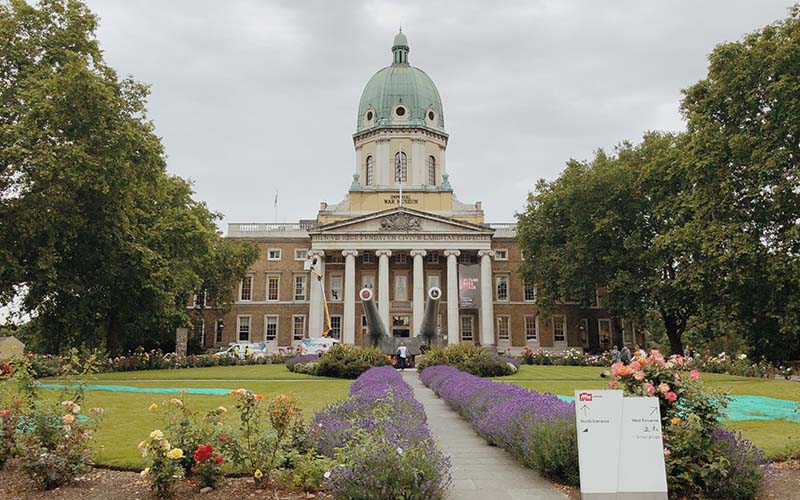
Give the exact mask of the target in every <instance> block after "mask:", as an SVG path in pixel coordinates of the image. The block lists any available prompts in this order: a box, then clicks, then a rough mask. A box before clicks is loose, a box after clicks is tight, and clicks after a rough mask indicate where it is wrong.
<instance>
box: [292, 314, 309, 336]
mask: <svg viewBox="0 0 800 500" xmlns="http://www.w3.org/2000/svg"><path fill="white" fill-rule="evenodd" d="M304 338H306V317H305V316H303V315H296V316H292V339H294V340H303V339H304Z"/></svg>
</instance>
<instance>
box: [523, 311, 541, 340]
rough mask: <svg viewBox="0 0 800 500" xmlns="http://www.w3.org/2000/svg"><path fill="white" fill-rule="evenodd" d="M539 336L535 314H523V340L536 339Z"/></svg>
mask: <svg viewBox="0 0 800 500" xmlns="http://www.w3.org/2000/svg"><path fill="white" fill-rule="evenodd" d="M538 338H539V322H538V321H537V320H536V316H525V340H527V341H528V342H532V341H536V340H538Z"/></svg>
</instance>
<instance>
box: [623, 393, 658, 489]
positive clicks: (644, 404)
mask: <svg viewBox="0 0 800 500" xmlns="http://www.w3.org/2000/svg"><path fill="white" fill-rule="evenodd" d="M620 456H621V460H620V469H619V473H618V484H619V486H618V490H617V491H619V495H618V496H617V498H619V499H620V500H667V472H666V466H665V465H664V442H663V439H662V436H661V413H660V412H659V402H658V398H653V397H650V398H624V399H623V401H622V441H621V446H620Z"/></svg>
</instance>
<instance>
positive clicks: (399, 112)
mask: <svg viewBox="0 0 800 500" xmlns="http://www.w3.org/2000/svg"><path fill="white" fill-rule="evenodd" d="M394 112H395V114H396V115H397V116H405V114H406V108H404V107H403V106H397V109H395V110H394Z"/></svg>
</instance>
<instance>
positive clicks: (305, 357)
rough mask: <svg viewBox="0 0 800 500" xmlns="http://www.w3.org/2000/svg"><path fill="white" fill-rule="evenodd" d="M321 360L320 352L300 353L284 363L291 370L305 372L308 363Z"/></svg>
mask: <svg viewBox="0 0 800 500" xmlns="http://www.w3.org/2000/svg"><path fill="white" fill-rule="evenodd" d="M318 361H319V354H300V355H299V356H295V357H293V358H289V359H287V360H286V362H285V363H284V365H286V369H287V370H289V371H290V372H295V371H296V372H297V373H305V372H306V365H308V364H309V363H316V362H318Z"/></svg>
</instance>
